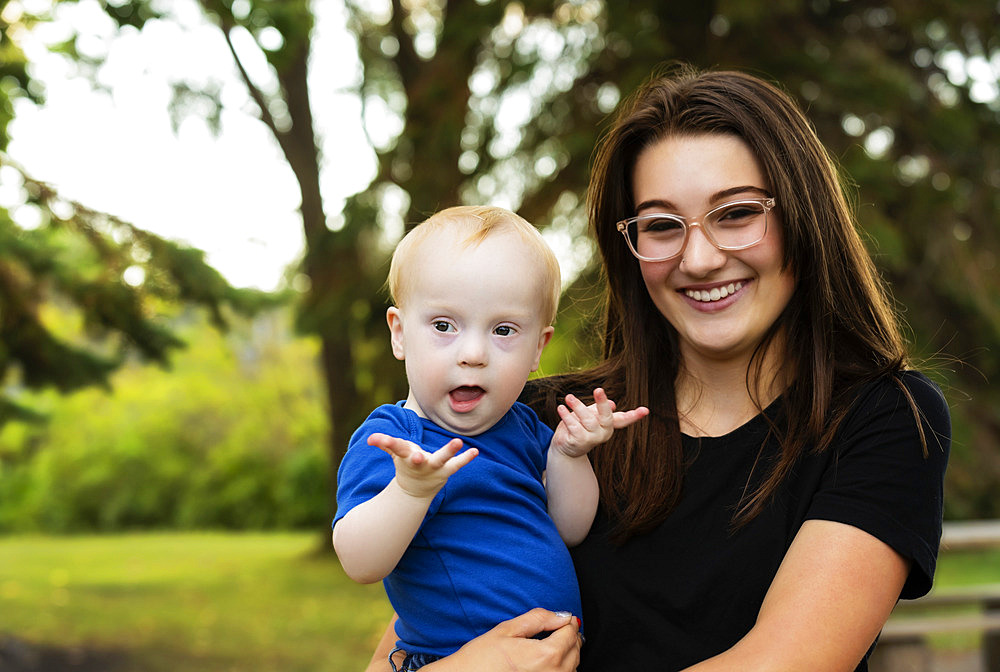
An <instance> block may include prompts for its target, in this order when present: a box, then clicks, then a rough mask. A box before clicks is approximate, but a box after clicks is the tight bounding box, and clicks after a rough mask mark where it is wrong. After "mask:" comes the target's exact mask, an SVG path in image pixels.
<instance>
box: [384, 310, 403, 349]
mask: <svg viewBox="0 0 1000 672" xmlns="http://www.w3.org/2000/svg"><path fill="white" fill-rule="evenodd" d="M385 321H386V323H387V324H388V325H389V343H391V344H392V355H393V357H395V358H396V359H398V360H400V361H402V360H403V359H405V357H404V352H405V350H404V349H403V314H402V313H400V312H399V308H397V307H396V306H391V307H390V308H389V309H388V310H387V311H385Z"/></svg>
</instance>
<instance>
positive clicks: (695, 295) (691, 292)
mask: <svg viewBox="0 0 1000 672" xmlns="http://www.w3.org/2000/svg"><path fill="white" fill-rule="evenodd" d="M741 289H743V283H742V282H735V283H733V282H730V283H729V284H728V285H726V286H725V287H713V288H712V289H710V290H705V289H686V290H684V293H685V294H686V295H687V296H688V297H689V298H692V299H694V300H695V301H702V302H711V301H718V300H719V299H724V298H726V297H727V296H729V295H730V294H735V293H736V292H738V291H740V290H741Z"/></svg>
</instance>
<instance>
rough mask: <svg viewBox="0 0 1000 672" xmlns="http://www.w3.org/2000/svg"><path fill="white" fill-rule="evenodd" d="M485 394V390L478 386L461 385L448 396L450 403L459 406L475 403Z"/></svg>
mask: <svg viewBox="0 0 1000 672" xmlns="http://www.w3.org/2000/svg"><path fill="white" fill-rule="evenodd" d="M485 392H486V390H484V389H483V388H481V387H479V386H478V385H463V386H461V387H456V388H455V389H454V390H452V391H451V392H449V393H448V394H449V395H450V396H451V399H452V401H454V402H456V403H459V404H461V403H468V402H470V401H475V400H476V399H478V398H479V397H481V396H483V394H484V393H485Z"/></svg>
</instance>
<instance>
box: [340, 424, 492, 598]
mask: <svg viewBox="0 0 1000 672" xmlns="http://www.w3.org/2000/svg"><path fill="white" fill-rule="evenodd" d="M368 444H369V445H372V446H376V447H378V448H381V449H382V450H384V451H385V452H387V453H389V454H390V455H392V461H393V463H394V464H395V466H396V477H395V478H393V479H392V480H391V481H389V484H388V485H387V486H385V488H383V490H382V491H381V492H380V493H378V494H377V495H375V496H374V497H372V498H371V499H369V500H368V501H367V502H363V503H361V504H358V505H357V506H355V507H354V508H353V509H351V510H350V511H348V512H347V514H346V515H345V516H344V517H343V518H341V519H340V520H339V521H338V522H337V524H336V525H334V527H333V547H334V549H335V550H336V551H337V557H338V558H339V559H340V564H341V565H342V566H343V568H344V571H345V572H346V573H347V575H348V576H349V577H351V578H352V579H354V580H355V581H357V582H359V583H374V582H375V581H379V580H381V579H384V578H385V577H386V576H388V574H389V572H391V571H392V570H393V568H395V566H396V564H397V563H398V562H399V559H400V558H401V557H403V552H404V551H406V548H407V546H409V545H410V542H411V541H412V540H413V535H415V534H416V533H417V530H418V529H419V528H420V524H421V523H422V522H423V520H424V516H425V515H426V514H427V509H428V507H430V504H431V501H433V499H434V495H436V494H437V493H438V491H439V490H440V489H441V488H442V487H444V484H445V482H446V481H447V480H448V477H449V476H451V475H452V474H454V473H455V472H456V471H458V470H459V469H461V468H462V467H464V466H465V465H466V464H468V463H469V462H470V461H471V460H472V458H474V457H475V456H476V455H478V454H479V451H478V450H476V449H475V448H470V449H468V450H466V451H465V452H463V453H462V454H461V455H458V454H457V453H458V451H459V450H460V449H461V448H462V440H461V439H452V440H451V441H449V442H448V443H447V444H445V445H444V447H442V448H440V449H439V450H437V451H435V452H433V453H428V452H427V451H425V450H423V449H422V448H421V447H420V446H418V445H417V444H415V443H413V442H412V441H406V440H405V439H398V438H395V437H391V436H387V435H386V434H378V433H376V434H372V435H371V436H370V437H368Z"/></svg>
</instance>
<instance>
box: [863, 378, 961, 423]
mask: <svg viewBox="0 0 1000 672" xmlns="http://www.w3.org/2000/svg"><path fill="white" fill-rule="evenodd" d="M904 402H905V403H906V404H908V405H910V406H911V407H912V408H913V410H915V411H918V412H919V413H920V415H922V416H925V418H926V419H927V421H928V422H930V423H931V424H934V419H936V418H949V417H950V412H949V410H948V402H947V400H946V399H945V396H944V392H942V391H941V387H940V386H939V385H938V384H937V383H935V382H934V381H933V380H931V379H930V378H929V377H928V376H927V375H926V374H925V373H923V372H922V371H918V370H916V369H904V370H901V371H897V372H893V373H887V374H883V375H882V376H879V377H878V378H875V379H873V380H870V381H868V382H867V383H865V384H864V385H862V386H861V388H860V389H859V390H858V392H857V394H856V396H855V399H854V402H853V404H852V406H853V407H854V409H855V410H856V411H861V412H865V411H875V410H878V409H884V408H886V407H893V408H896V407H898V406H899V405H900V404H901V403H904Z"/></svg>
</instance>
